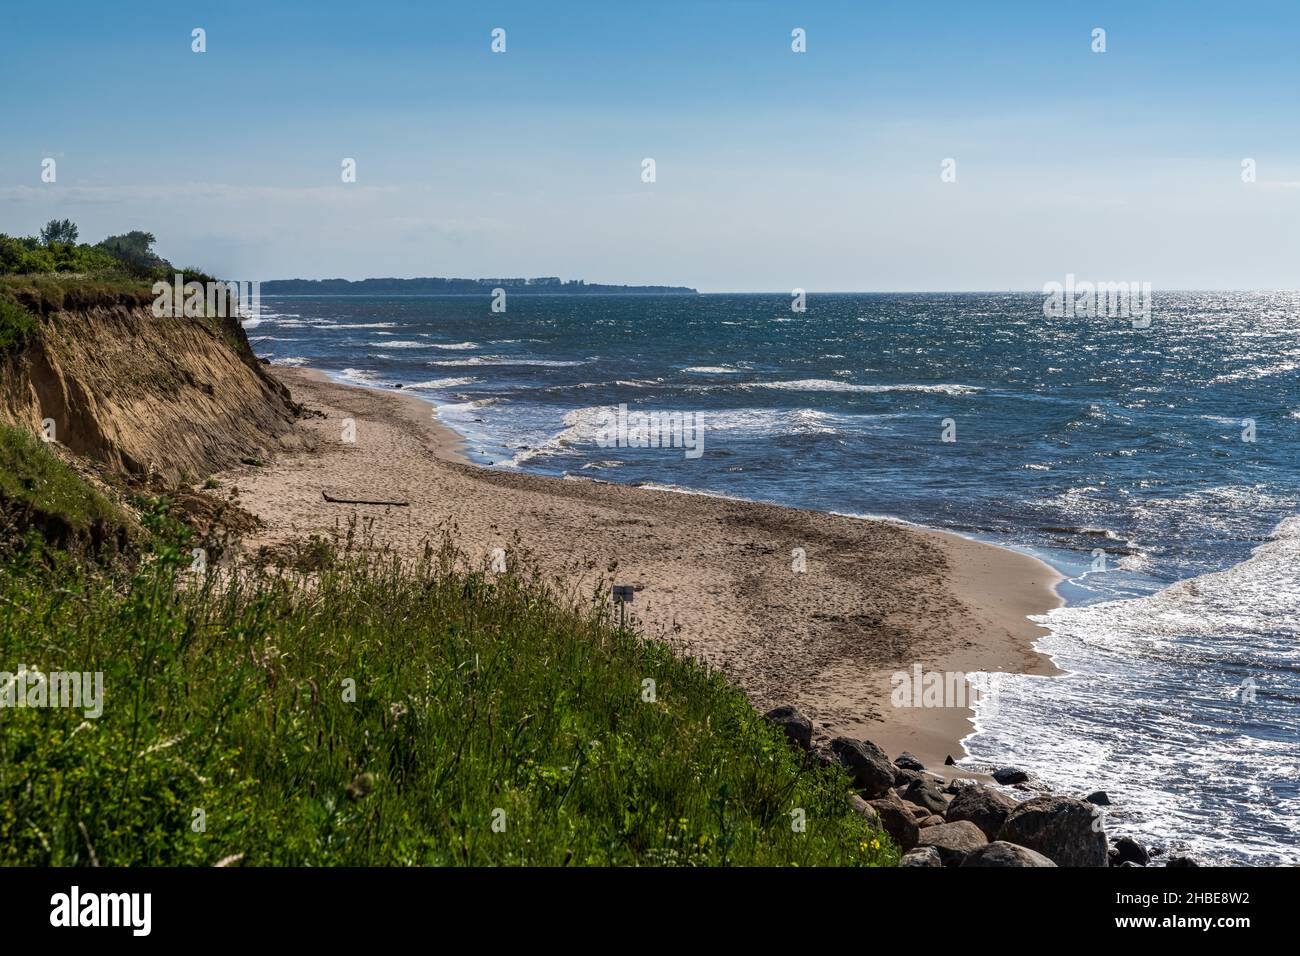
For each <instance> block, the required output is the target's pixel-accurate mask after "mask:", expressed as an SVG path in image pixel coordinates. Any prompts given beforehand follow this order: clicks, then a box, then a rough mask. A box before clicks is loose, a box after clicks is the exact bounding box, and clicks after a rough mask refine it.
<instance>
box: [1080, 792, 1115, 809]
mask: <svg viewBox="0 0 1300 956" xmlns="http://www.w3.org/2000/svg"><path fill="white" fill-rule="evenodd" d="M1083 799H1084V800H1086V801H1087V802H1088V803H1092V804H1096V805H1097V806H1099V807H1108V806H1110V797H1108V796H1106V791H1105V790H1094V791H1093V792H1092V793H1090V794H1088V795H1087V796H1086V797H1084V798H1083Z"/></svg>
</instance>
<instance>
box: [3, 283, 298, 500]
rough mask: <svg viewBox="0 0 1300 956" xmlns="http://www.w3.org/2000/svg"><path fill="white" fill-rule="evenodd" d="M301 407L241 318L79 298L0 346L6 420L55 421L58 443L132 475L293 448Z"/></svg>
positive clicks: (202, 467) (204, 467)
mask: <svg viewBox="0 0 1300 956" xmlns="http://www.w3.org/2000/svg"><path fill="white" fill-rule="evenodd" d="M297 414H298V409H297V408H296V407H295V405H294V404H293V402H292V401H291V399H290V397H289V393H288V391H287V390H286V389H285V388H284V386H282V385H280V384H279V383H278V382H276V381H275V380H274V379H272V378H271V377H270V376H269V375H267V374H266V372H265V371H264V369H263V367H262V366H261V364H260V363H259V362H258V360H257V359H256V358H255V357H254V355H253V352H252V350H251V348H250V347H249V344H248V339H247V337H246V336H245V335H244V331H243V329H242V327H241V326H240V325H239V323H238V322H237V321H236V320H235V319H233V318H227V319H216V318H203V319H194V318H172V317H165V318H158V317H155V316H154V315H153V314H152V312H151V311H150V308H149V306H148V305H144V304H141V303H130V302H107V301H106V302H101V303H84V302H83V303H76V304H74V305H72V307H70V308H66V309H65V310H60V311H57V312H53V313H51V314H49V315H46V316H45V317H44V318H42V320H41V329H40V334H39V335H37V336H35V337H34V338H33V340H32V341H30V342H28V343H27V345H26V347H25V348H24V349H23V350H22V351H20V352H18V353H16V354H11V355H8V356H4V357H0V420H5V421H8V422H9V423H11V424H14V425H18V426H21V427H25V428H28V429H31V430H32V431H36V432H39V431H40V430H41V428H42V422H43V421H45V420H47V419H49V420H52V421H53V423H54V430H55V438H56V439H57V440H58V442H59V443H60V444H62V445H64V446H66V447H67V448H68V449H69V450H71V451H72V452H74V453H75V454H78V455H84V456H86V457H88V458H92V459H95V460H97V461H99V462H102V463H103V464H104V465H106V466H108V467H109V468H112V469H115V470H119V471H121V472H123V473H126V474H128V475H137V476H140V475H147V474H149V473H151V472H154V473H157V474H159V475H161V476H163V477H165V478H167V479H170V480H176V479H178V478H179V477H181V476H182V475H183V474H187V475H188V476H189V477H191V478H202V477H204V476H206V475H208V474H211V473H212V472H215V471H218V470H221V469H223V468H228V467H230V466H232V465H234V464H237V463H238V462H239V461H240V460H241V459H247V458H264V457H266V456H268V455H270V454H273V453H274V452H276V451H278V450H281V449H284V448H288V447H296V446H297V445H298V443H299V441H300V439H298V438H297V437H296V436H295V434H294V430H293V428H292V423H293V421H294V419H295V418H296V417H297Z"/></svg>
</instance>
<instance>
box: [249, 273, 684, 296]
mask: <svg viewBox="0 0 1300 956" xmlns="http://www.w3.org/2000/svg"><path fill="white" fill-rule="evenodd" d="M261 289H262V294H263V295H470V294H486V293H491V291H492V290H493V289H505V290H506V291H507V292H511V293H514V294H515V295H521V294H522V295H699V292H698V291H697V290H695V289H689V288H687V287H686V286H679V285H602V284H600V283H596V282H586V281H585V280H583V279H568V280H565V279H560V278H558V277H556V276H543V277H542V278H537V279H439V278H421V279H360V280H357V281H355V282H354V281H351V280H349V279H271V280H268V281H266V282H263V283H262V286H261Z"/></svg>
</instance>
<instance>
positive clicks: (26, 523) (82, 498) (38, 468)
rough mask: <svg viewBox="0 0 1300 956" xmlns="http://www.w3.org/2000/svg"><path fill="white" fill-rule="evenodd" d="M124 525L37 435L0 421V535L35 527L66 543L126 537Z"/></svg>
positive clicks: (121, 517) (120, 514)
mask: <svg viewBox="0 0 1300 956" xmlns="http://www.w3.org/2000/svg"><path fill="white" fill-rule="evenodd" d="M128 526H129V520H128V518H127V517H126V516H125V515H124V514H123V512H122V511H121V509H120V508H118V507H117V506H116V505H115V504H114V503H113V502H111V501H109V500H108V499H107V498H106V497H105V496H104V495H102V494H100V492H98V491H96V490H95V489H94V488H92V487H90V486H89V485H88V484H86V482H85V481H83V480H82V478H81V476H80V475H78V474H77V473H76V472H75V471H74V470H73V469H72V468H70V467H69V466H68V465H67V464H65V463H64V462H62V461H60V460H59V459H58V458H57V457H55V456H54V455H53V454H51V453H50V451H49V449H48V448H46V447H45V444H44V443H43V442H42V441H41V440H40V439H39V438H37V437H36V436H35V435H32V434H31V433H30V432H27V431H24V430H22V429H19V428H13V427H11V426H9V425H5V424H3V423H0V535H5V536H10V537H12V536H13V535H15V534H19V535H21V534H25V533H26V532H28V531H29V530H32V529H35V530H36V531H40V532H43V533H44V534H45V535H46V536H47V537H52V538H54V537H57V538H58V539H59V543H60V544H61V545H65V546H66V545H68V544H73V543H83V544H89V543H90V542H91V540H92V539H94V540H95V541H97V542H102V541H104V540H106V539H110V538H115V537H117V536H118V531H119V529H121V532H122V535H123V536H125V534H126V529H127V528H128ZM5 543H6V542H3V541H0V545H4V544H5ZM8 543H12V542H8ZM3 550H4V548H3V547H0V551H3ZM0 664H2V662H0ZM0 669H2V666H0Z"/></svg>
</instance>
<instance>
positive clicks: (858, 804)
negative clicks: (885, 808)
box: [849, 793, 880, 827]
mask: <svg viewBox="0 0 1300 956" xmlns="http://www.w3.org/2000/svg"><path fill="white" fill-rule="evenodd" d="M849 805H850V806H852V807H853V809H854V811H855V812H856V813H860V814H861V815H862V816H864V817H866V818H867V822H868V823H870V824H871V825H872V826H876V827H878V826H880V814H879V813H877V812H876V808H875V807H873V806H872V805H871V804H869V803H867V801H865V800H863V799H862V798H861V797H859V796H858V795H857V794H856V793H855V794H853V795H852V796H851V797H849Z"/></svg>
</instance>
